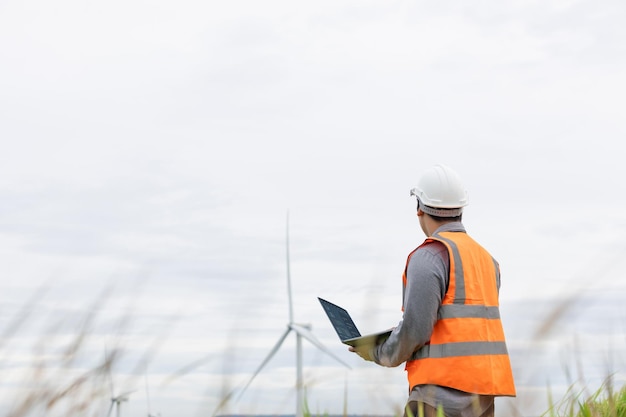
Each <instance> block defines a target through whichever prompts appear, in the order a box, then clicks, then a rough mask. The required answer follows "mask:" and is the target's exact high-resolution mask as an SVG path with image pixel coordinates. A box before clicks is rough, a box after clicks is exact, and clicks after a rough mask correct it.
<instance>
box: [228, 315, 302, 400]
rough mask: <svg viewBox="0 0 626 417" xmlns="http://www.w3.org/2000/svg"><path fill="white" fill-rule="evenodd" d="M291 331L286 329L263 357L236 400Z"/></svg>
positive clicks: (289, 328)
mask: <svg viewBox="0 0 626 417" xmlns="http://www.w3.org/2000/svg"><path fill="white" fill-rule="evenodd" d="M290 331H291V327H287V330H285V333H283V335H282V336H281V337H280V339H278V342H276V344H275V345H274V347H273V348H272V350H271V351H270V353H269V355H267V356H266V357H265V359H264V360H263V362H261V365H259V367H258V368H257V369H256V371H255V372H254V374H252V378H250V379H249V380H248V383H247V384H246V385H245V386H244V387H243V389H242V390H241V391H240V392H239V395H238V396H237V400H238V399H239V398H241V396H242V395H243V393H244V392H245V390H246V389H248V387H249V386H250V384H251V383H252V381H253V380H254V378H255V377H256V376H257V375H258V374H259V373H260V372H261V370H262V369H263V367H264V366H265V365H266V364H267V363H268V362H269V361H270V359H272V357H273V356H274V355H275V354H276V352H278V349H280V346H281V345H282V344H283V342H284V341H285V339H286V338H287V336H288V335H289V332H290Z"/></svg>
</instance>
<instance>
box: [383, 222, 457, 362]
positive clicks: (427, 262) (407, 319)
mask: <svg viewBox="0 0 626 417" xmlns="http://www.w3.org/2000/svg"><path fill="white" fill-rule="evenodd" d="M437 232H465V228H464V227H463V225H462V224H461V223H457V222H454V223H446V224H444V225H443V226H441V227H440V228H439V229H437ZM449 269H450V267H449V255H448V250H447V249H446V247H445V246H444V245H443V244H442V243H440V242H431V243H428V244H426V245H423V246H422V247H421V248H419V249H418V250H416V251H415V252H414V253H413V254H412V255H411V258H410V259H409V264H408V268H407V273H406V278H407V282H406V288H404V291H403V306H404V314H403V316H402V320H401V321H400V323H398V325H397V326H396V328H395V329H394V330H393V331H392V332H391V335H390V336H389V338H388V339H387V340H386V341H385V342H384V343H382V344H380V345H378V346H376V347H375V349H374V352H373V355H372V357H373V358H374V361H375V362H376V363H378V364H379V365H383V366H390V367H393V366H398V365H400V364H401V363H403V362H406V361H407V360H408V359H409V358H410V357H411V355H412V354H413V352H415V351H416V350H417V349H419V348H420V347H422V346H423V345H425V344H426V342H428V341H429V340H430V336H431V334H432V332H433V327H434V325H435V322H436V321H437V312H438V310H439V307H440V306H441V301H442V300H443V297H444V296H445V294H446V291H447V289H448V282H449Z"/></svg>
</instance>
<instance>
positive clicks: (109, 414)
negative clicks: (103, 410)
mask: <svg viewBox="0 0 626 417" xmlns="http://www.w3.org/2000/svg"><path fill="white" fill-rule="evenodd" d="M114 406H115V401H114V400H113V399H111V406H110V407H109V412H108V413H107V417H111V413H112V412H113V407H114Z"/></svg>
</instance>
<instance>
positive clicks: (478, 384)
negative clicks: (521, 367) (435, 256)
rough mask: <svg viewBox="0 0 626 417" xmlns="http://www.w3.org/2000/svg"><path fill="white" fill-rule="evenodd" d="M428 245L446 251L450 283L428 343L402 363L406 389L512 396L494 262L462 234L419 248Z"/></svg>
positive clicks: (445, 235)
mask: <svg viewBox="0 0 626 417" xmlns="http://www.w3.org/2000/svg"><path fill="white" fill-rule="evenodd" d="M432 241H438V242H441V243H443V244H444V245H445V246H446V248H447V249H448V254H449V258H450V281H449V284H448V291H447V292H446V295H445V297H444V299H443V300H442V303H441V306H440V308H439V311H438V314H437V316H438V317H437V321H436V322H435V326H434V329H433V333H432V335H431V337H430V340H429V342H428V343H427V344H426V345H424V346H422V347H421V348H419V349H418V350H417V351H416V352H415V353H414V354H413V356H412V358H411V359H409V360H408V361H407V362H406V368H405V369H406V371H407V376H408V379H409V387H410V389H413V387H414V386H416V385H422V384H433V385H440V386H445V387H450V388H454V389H458V390H461V391H465V392H469V393H474V394H481V395H498V396H515V384H514V381H513V372H512V371H511V363H510V361H509V355H508V351H507V348H506V343H505V339H504V331H503V329H502V322H501V321H500V312H499V308H498V305H499V303H498V281H499V266H498V263H497V262H496V260H495V259H493V258H492V257H491V255H490V254H489V253H488V252H487V251H486V250H485V249H483V248H482V246H480V245H479V244H478V243H477V242H476V241H474V240H473V239H472V238H471V237H469V236H468V235H467V233H465V232H440V233H436V234H435V235H433V236H431V237H429V238H428V239H426V241H425V242H424V243H423V244H422V245H420V247H421V246H423V245H424V244H426V243H428V242H432ZM418 249H419V247H418V248H417V249H415V250H414V251H413V252H411V254H410V255H409V257H408V259H407V266H406V267H405V270H404V274H403V276H402V279H403V285H404V286H405V287H406V271H407V268H408V265H409V260H410V259H411V255H412V254H413V253H414V252H415V251H416V250H418ZM409 302H410V301H409ZM416 302H418V300H416Z"/></svg>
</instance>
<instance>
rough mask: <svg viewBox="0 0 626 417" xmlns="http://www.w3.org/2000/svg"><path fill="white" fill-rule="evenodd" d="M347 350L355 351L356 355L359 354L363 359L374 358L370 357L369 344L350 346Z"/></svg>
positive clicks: (369, 359) (370, 349) (370, 348)
mask: <svg viewBox="0 0 626 417" xmlns="http://www.w3.org/2000/svg"><path fill="white" fill-rule="evenodd" d="M348 350H349V351H350V352H355V353H356V354H357V355H359V356H360V357H361V358H363V359H365V360H366V361H370V362H371V361H373V360H374V358H373V357H372V347H371V345H362V346H350V347H349V348H348Z"/></svg>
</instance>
